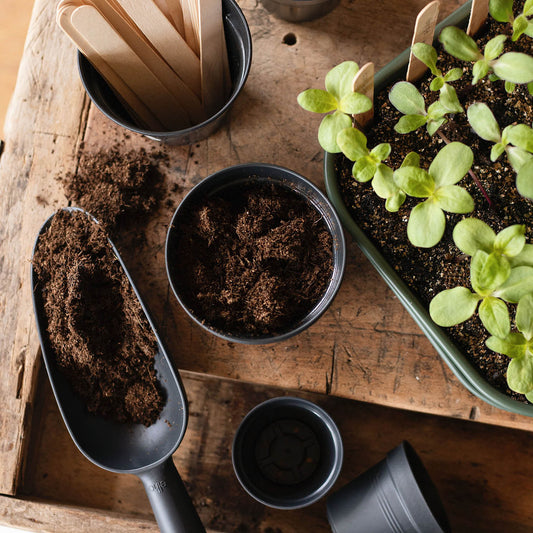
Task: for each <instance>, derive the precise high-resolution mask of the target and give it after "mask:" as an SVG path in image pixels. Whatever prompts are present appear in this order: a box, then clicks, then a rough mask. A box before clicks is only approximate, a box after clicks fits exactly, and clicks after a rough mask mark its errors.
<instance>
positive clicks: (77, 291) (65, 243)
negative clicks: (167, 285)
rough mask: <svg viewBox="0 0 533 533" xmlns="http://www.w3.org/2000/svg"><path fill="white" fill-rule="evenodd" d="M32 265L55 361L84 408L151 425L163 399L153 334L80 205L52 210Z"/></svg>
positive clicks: (102, 234)
mask: <svg viewBox="0 0 533 533" xmlns="http://www.w3.org/2000/svg"><path fill="white" fill-rule="evenodd" d="M33 268H34V269H35V272H36V274H37V278H38V284H37V290H39V291H41V295H42V301H43V304H44V310H45V314H46V318H47V321H48V328H47V333H48V336H49V339H50V344H51V347H52V350H53V352H54V354H55V359H56V363H57V365H58V366H59V368H60V369H61V371H62V372H63V373H64V374H65V375H66V377H67V378H68V380H69V381H70V383H71V384H72V386H73V388H74V390H75V391H76V393H77V394H79V395H80V396H81V398H82V399H83V400H84V402H85V403H86V405H87V409H88V410H89V412H91V413H94V414H96V415H99V416H103V417H105V418H109V419H112V420H116V421H118V422H132V423H140V424H144V425H146V426H149V425H151V424H153V423H154V422H155V421H156V420H157V418H158V417H159V415H160V413H161V409H162V407H163V403H164V402H163V397H162V395H161V390H160V387H159V384H158V382H157V378H156V374H155V370H154V355H155V354H156V353H157V349H158V348H157V341H156V338H155V336H154V334H153V332H152V329H151V328H150V326H149V324H148V322H147V320H146V317H145V315H144V313H143V310H142V308H141V306H140V304H139V301H138V299H137V297H136V296H135V294H134V292H133V290H132V288H131V285H130V283H129V281H128V278H127V277H126V275H125V273H124V271H123V270H122V268H121V266H120V263H119V262H118V260H117V259H116V257H115V254H114V253H113V250H112V248H111V247H110V245H109V242H108V240H107V236H106V234H105V232H104V231H103V230H102V228H101V227H100V226H99V225H97V224H95V223H94V222H92V221H91V220H89V219H88V218H87V216H86V215H84V214H83V213H81V212H79V211H78V212H72V213H71V212H68V211H59V212H58V213H57V214H56V215H55V216H54V218H53V219H52V223H51V225H50V227H49V229H48V231H47V232H46V233H45V234H44V235H42V236H41V238H40V239H39V245H38V247H37V250H36V252H35V255H34V259H33Z"/></svg>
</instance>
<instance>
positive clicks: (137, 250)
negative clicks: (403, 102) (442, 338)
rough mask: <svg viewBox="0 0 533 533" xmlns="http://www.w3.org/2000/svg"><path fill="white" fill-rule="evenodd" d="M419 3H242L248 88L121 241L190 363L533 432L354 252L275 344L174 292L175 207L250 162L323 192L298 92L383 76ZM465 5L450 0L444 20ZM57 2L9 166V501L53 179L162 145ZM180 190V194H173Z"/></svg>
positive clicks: (0, 456)
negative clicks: (211, 319)
mask: <svg viewBox="0 0 533 533" xmlns="http://www.w3.org/2000/svg"><path fill="white" fill-rule="evenodd" d="M424 4H425V0H414V1H412V2H409V3H405V2H402V1H400V0H394V1H393V0H379V1H376V0H358V1H356V2H348V1H343V2H342V3H341V5H340V6H339V7H338V8H336V9H335V10H334V11H332V12H331V13H330V14H328V15H327V16H326V17H324V18H323V19H320V20H317V21H314V22H310V23H305V24H299V25H298V24H290V23H286V22H283V21H279V20H277V19H275V18H273V17H272V16H270V15H268V13H267V12H266V11H265V10H264V9H263V8H262V6H261V5H260V4H257V3H256V2H255V1H252V0H243V1H242V2H241V6H242V8H243V11H244V14H245V16H246V18H247V20H248V22H249V24H250V29H251V32H252V38H253V45H254V53H253V63H252V69H251V73H250V77H249V79H248V82H247V84H246V86H245V89H244V91H243V93H242V94H241V95H240V96H239V98H238V99H237V101H236V103H235V106H234V108H233V109H232V110H231V112H230V115H229V117H228V120H227V121H226V123H225V124H224V126H223V127H222V128H221V130H220V131H219V132H217V133H216V134H214V135H213V136H212V137H210V138H209V139H207V140H204V141H202V142H200V143H198V144H196V145H194V146H190V147H169V148H167V149H166V150H167V152H168V154H169V157H170V160H171V165H170V169H169V171H168V172H167V178H166V183H165V187H166V188H167V191H168V198H167V200H169V201H170V205H169V204H167V202H166V201H165V202H163V203H162V206H161V208H160V209H159V210H158V211H157V212H155V213H154V214H153V216H152V218H151V219H150V221H149V223H148V225H147V227H141V228H138V229H136V230H135V231H129V232H125V233H124V234H122V235H121V237H120V238H119V239H118V240H117V244H118V245H119V247H120V249H121V251H122V253H123V255H124V258H125V260H126V263H127V264H128V266H129V268H130V270H131V272H132V274H133V277H134V278H135V281H136V283H137V284H138V286H139V288H140V290H141V293H142V294H143V295H144V297H145V298H146V300H147V303H148V304H149V307H150V308H152V310H153V312H154V318H155V320H156V323H157V324H158V325H159V327H160V329H161V330H162V333H163V336H164V337H165V339H166V340H167V342H168V344H169V347H170V351H171V353H173V354H174V356H175V360H176V363H177V365H178V366H179V367H180V368H183V369H187V370H191V371H196V372H201V373H209V374H214V375H218V376H223V377H230V378H235V379H240V380H247V381H252V382H257V383H263V384H270V385H280V386H284V387H289V388H295V389H301V390H308V391H315V392H320V393H327V394H332V395H336V396H344V397H347V398H352V399H357V400H364V401H369V402H374V403H379V404H384V405H390V406H397V407H403V408H407V409H412V410H418V411H425V412H428V413H434V414H441V415H447V416H454V417H458V418H469V417H470V418H476V419H478V420H481V421H485V422H489V423H492V424H497V425H505V426H511V427H519V428H531V427H533V426H532V422H531V421H530V420H529V419H527V418H525V417H518V416H514V415H511V414H508V413H504V412H502V411H498V410H496V409H494V408H492V407H489V406H488V405H486V404H484V403H483V402H481V401H480V400H478V399H476V398H474V397H472V396H471V395H470V394H469V393H468V392H467V391H466V390H465V389H464V388H463V386H462V385H461V384H460V383H459V382H458V381H457V380H456V379H455V378H454V377H453V375H452V374H451V372H450V371H449V370H448V369H447V368H446V367H445V365H444V363H442V361H441V360H440V358H439V356H438V355H437V354H436V352H435V350H434V349H433V348H432V347H431V345H430V344H429V342H428V341H427V340H426V339H425V337H424V336H423V335H422V334H421V332H420V330H419V329H418V327H417V326H416V325H415V324H414V322H413V321H412V320H411V318H410V317H409V316H408V314H407V313H406V312H405V311H404V310H403V307H402V306H401V305H400V304H399V302H398V301H397V300H396V299H395V298H394V297H393V295H392V293H391V292H390V291H389V289H388V288H387V287H386V286H385V284H384V282H383V281H381V279H380V278H379V277H378V275H377V274H376V273H375V271H374V270H373V269H372V267H371V266H370V265H369V264H368V262H367V261H366V259H364V258H363V257H362V255H361V253H360V252H359V251H358V249H356V247H355V246H354V245H350V247H349V257H348V264H347V272H346V277H345V280H344V282H343V285H342V287H341V290H340V292H339V294H338V296H337V298H336V300H335V302H334V303H333V305H332V306H331V308H330V310H329V311H328V312H327V313H326V314H325V315H324V317H323V318H322V319H321V320H320V321H319V322H318V323H317V324H316V325H314V326H313V327H312V328H310V329H309V330H308V331H306V332H304V333H302V334H300V335H299V336H298V337H295V338H293V339H290V340H288V341H286V342H283V343H280V344H276V345H269V346H262V347H251V346H242V345H235V344H231V343H227V342H225V341H221V340H219V339H216V338H214V337H213V336H211V335H208V334H206V333H203V332H202V331H201V330H200V329H199V328H198V327H197V326H195V325H194V324H192V322H191V321H190V320H189V319H188V318H187V316H186V315H185V313H184V312H183V311H182V310H181V309H180V308H179V306H178V304H177V303H176V302H175V301H174V298H173V297H172V295H171V294H170V292H169V288H168V282H167V279H166V274H165V269H164V255H163V245H164V238H165V233H166V227H167V224H168V222H169V220H170V216H171V214H172V211H173V208H174V207H175V206H176V205H177V204H178V203H179V201H180V199H181V198H182V197H183V195H184V194H185V192H186V191H187V190H188V189H189V188H190V187H191V186H192V185H193V184H195V183H197V182H198V181H199V180H201V179H202V177H204V176H206V175H208V174H209V173H211V172H213V171H215V170H218V169H220V168H223V167H226V166H229V165H232V164H237V163H243V162H249V161H259V162H272V163H277V164H281V165H284V166H287V167H289V168H292V169H294V170H296V171H298V172H300V173H302V174H303V175H305V176H307V177H309V178H310V179H311V180H312V181H314V182H315V183H317V184H319V185H321V184H322V151H321V149H320V147H319V145H318V143H317V141H316V130H317V127H318V124H319V120H320V117H318V116H313V115H310V114H309V113H307V112H305V111H303V110H301V109H300V108H299V107H298V106H297V104H296V95H297V94H298V93H299V92H300V91H301V90H304V89H306V88H308V87H319V86H321V85H322V83H323V78H324V75H325V74H326V72H327V71H328V70H329V69H330V68H331V67H333V66H334V65H335V64H337V63H339V62H341V61H343V60H345V59H354V60H356V61H357V62H358V63H359V64H364V63H365V62H367V61H370V60H372V61H373V62H374V63H375V64H376V68H380V67H382V66H383V65H384V64H385V63H387V61H389V60H390V59H392V58H393V57H394V56H395V55H396V54H397V53H398V51H400V50H402V49H404V48H405V47H406V46H407V45H408V44H409V39H410V36H411V33H412V28H413V24H414V20H415V18H416V14H417V12H418V11H419V10H420V9H421V8H422V7H423V6H424ZM459 4H461V2H460V1H458V0H448V1H446V2H443V5H442V8H441V17H443V16H445V15H446V14H448V13H450V12H451V11H452V10H453V9H455V8H456V7H457V6H458V5H459ZM54 7H55V2H53V1H52V0H36V6H35V11H34V15H33V19H32V24H31V28H30V33H29V36H28V42H27V45H26V51H25V55H24V59H23V62H22V65H21V71H20V76H19V82H18V85H17V90H16V94H15V97H14V99H13V103H12V106H11V110H10V113H9V116H8V118H7V121H6V124H7V127H6V131H5V140H6V146H5V150H4V153H3V155H2V157H1V159H0V214H1V215H2V220H3V224H2V225H1V226H0V258H1V271H0V314H1V318H0V320H1V322H0V331H1V334H0V375H1V376H2V379H1V381H0V394H1V397H2V399H3V408H2V410H1V411H0V464H1V465H2V468H0V493H5V494H13V493H14V492H15V490H16V484H17V479H18V475H19V472H20V469H21V461H22V458H23V456H24V446H25V444H26V441H27V438H26V437H27V434H28V431H27V430H28V427H29V423H30V420H31V412H32V406H33V403H34V398H33V396H34V383H35V379H36V376H37V373H38V366H39V357H38V350H37V338H36V332H35V328H34V323H33V310H32V306H31V295H30V292H29V276H28V273H29V272H28V265H29V259H30V257H31V248H32V245H33V241H34V238H35V235H36V233H37V230H38V228H39V226H40V225H41V223H42V222H43V221H44V220H45V218H46V217H47V216H48V215H49V214H51V213H52V212H53V211H54V210H55V209H57V208H58V207H61V206H64V205H65V199H64V196H63V193H62V190H61V186H60V185H59V183H58V182H57V180H56V179H55V178H56V176H58V175H64V174H65V173H67V172H68V171H73V170H75V169H76V166H77V164H78V159H79V157H80V156H84V157H85V156H90V154H91V153H94V152H95V151H97V150H100V149H106V148H107V147H108V146H110V145H111V144H113V143H115V142H121V143H122V144H121V146H122V148H123V149H124V151H126V150H127V149H129V148H131V147H137V148H139V147H146V148H150V147H152V146H156V144H155V143H152V142H150V141H148V140H146V139H144V138H142V137H139V136H136V135H125V134H124V131H122V130H120V129H119V128H117V127H115V126H114V125H113V124H111V123H110V122H109V121H108V120H107V119H105V117H103V116H102V115H101V114H100V113H99V112H98V111H97V110H96V109H95V108H94V107H90V106H88V102H87V99H86V97H85V95H84V92H83V89H82V87H81V84H80V82H79V79H78V76H77V70H76V66H75V51H74V49H73V47H72V45H71V44H70V42H69V41H68V39H67V38H66V37H64V36H63V35H61V32H60V30H59V29H58V28H57V27H56V25H55V23H54ZM289 33H292V34H294V37H295V40H296V42H295V44H294V45H289V44H286V43H289V42H293V39H287V38H286V36H287V35H288V34H289ZM377 35H379V36H380V39H379V40H378V39H377V38H376V36H377ZM87 109H89V111H88V112H87ZM81 141H84V143H85V144H84V148H83V150H82V149H81V148H80V142H81ZM176 184H177V185H178V186H179V187H178V189H179V191H178V192H174V193H173V192H171V191H173V190H174V188H175V187H174V186H175V185H176ZM139 231H140V232H141V233H144V234H145V236H146V239H145V240H144V243H143V245H142V246H139V245H138V243H139V239H137V238H136V237H138V232H139ZM133 242H135V243H136V244H135V246H134V245H133V244H132V243H133Z"/></svg>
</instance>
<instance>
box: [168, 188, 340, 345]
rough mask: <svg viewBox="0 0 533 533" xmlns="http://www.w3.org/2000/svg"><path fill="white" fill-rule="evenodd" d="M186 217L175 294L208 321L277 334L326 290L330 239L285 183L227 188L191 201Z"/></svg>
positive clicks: (226, 328) (231, 329) (244, 331)
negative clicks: (178, 282)
mask: <svg viewBox="0 0 533 533" xmlns="http://www.w3.org/2000/svg"><path fill="white" fill-rule="evenodd" d="M182 220H183V219H182ZM184 220H185V221H184V222H183V223H182V224H181V226H180V227H179V228H178V230H179V234H181V238H180V239H179V240H178V244H177V250H176V251H175V257H176V258H177V262H178V263H179V264H177V265H176V268H178V269H179V276H178V277H179V278H180V286H181V291H183V296H184V300H185V302H186V303H187V305H188V306H189V307H190V308H191V310H192V312H193V314H194V315H195V316H196V317H198V318H199V319H201V320H203V321H205V323H206V324H207V325H209V326H211V327H213V328H215V329H217V330H219V331H221V332H224V333H231V334H233V335H244V336H261V335H273V334H279V333H283V332H284V331H287V330H289V329H290V328H291V327H292V326H294V325H295V324H297V323H298V322H299V321H300V320H301V319H302V318H304V317H305V316H306V315H307V314H308V313H309V312H310V311H311V310H312V309H313V307H314V306H315V305H316V304H317V303H318V301H319V299H320V297H321V296H322V295H323V294H324V292H325V291H326V288H327V285H328V283H329V280H330V278H331V276H332V273H333V242H332V236H331V234H330V232H329V231H328V229H327V227H326V225H325V223H324V221H323V220H322V218H321V215H320V213H319V212H318V211H317V210H316V209H315V208H314V207H313V206H312V205H311V204H310V203H309V202H308V201H306V200H305V199H303V198H301V197H300V196H299V195H298V194H296V193H295V192H294V191H292V190H291V189H289V188H288V187H285V186H280V185H274V184H267V183H266V182H263V183H259V184H257V183H256V184H248V185H245V186H243V185H242V184H240V185H239V186H237V187H230V188H228V189H224V190H223V191H222V192H221V193H219V194H218V195H216V196H211V197H209V198H208V199H206V200H204V201H203V202H202V203H200V204H197V205H195V206H192V207H191V209H190V210H189V212H188V213H187V215H186V217H185V219H184Z"/></svg>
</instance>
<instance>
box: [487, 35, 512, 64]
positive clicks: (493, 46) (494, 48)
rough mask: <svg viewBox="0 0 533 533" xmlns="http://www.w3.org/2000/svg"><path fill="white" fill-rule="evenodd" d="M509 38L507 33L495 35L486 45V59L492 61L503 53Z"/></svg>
mask: <svg viewBox="0 0 533 533" xmlns="http://www.w3.org/2000/svg"><path fill="white" fill-rule="evenodd" d="M506 40H507V36H506V35H496V37H493V38H492V39H491V40H490V41H489V42H488V43H487V44H486V45H485V50H484V55H485V59H486V60H487V61H492V60H493V59H496V58H497V57H499V56H500V55H501V53H502V52H503V47H504V46H505V41H506Z"/></svg>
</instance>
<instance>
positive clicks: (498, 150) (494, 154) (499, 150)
mask: <svg viewBox="0 0 533 533" xmlns="http://www.w3.org/2000/svg"><path fill="white" fill-rule="evenodd" d="M503 152H505V144H503V143H496V144H495V145H493V147H492V148H491V149H490V160H491V161H492V162H494V161H496V160H497V159H498V158H499V157H500V156H501V155H502V154H503Z"/></svg>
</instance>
